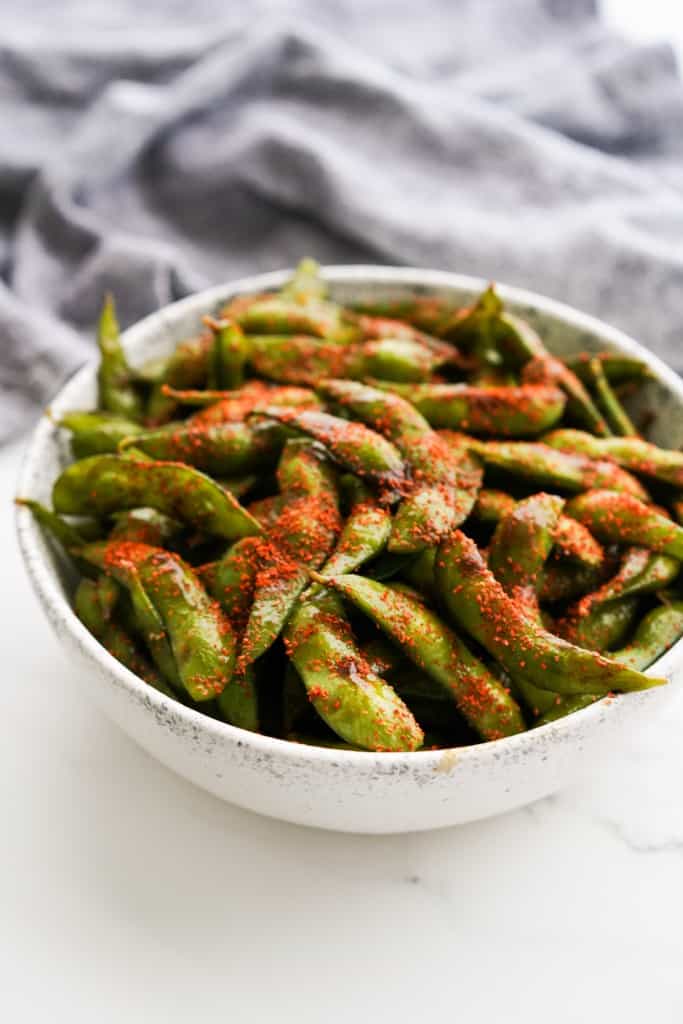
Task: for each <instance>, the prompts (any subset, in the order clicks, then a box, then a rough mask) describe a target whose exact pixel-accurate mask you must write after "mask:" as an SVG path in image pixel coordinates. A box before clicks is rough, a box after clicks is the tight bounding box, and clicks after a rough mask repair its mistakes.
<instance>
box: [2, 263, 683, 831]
mask: <svg viewBox="0 0 683 1024" xmlns="http://www.w3.org/2000/svg"><path fill="white" fill-rule="evenodd" d="M287 275H288V272H286V271H285V272H278V273H275V274H269V275H260V276H259V277H254V278H251V279H245V280H242V281H238V282H235V283H233V284H229V285H225V286H221V287H218V288H214V289H211V290H209V291H207V292H203V293H201V294H198V295H195V296H192V297H190V298H189V299H184V300H182V301H181V302H178V303H175V304H174V305H172V306H169V307H167V308H165V309H164V310H162V311H160V312H159V313H156V314H152V315H151V316H149V317H147V318H146V319H145V320H143V321H141V322H140V323H138V324H136V325H135V326H134V327H132V328H130V330H128V331H127V332H126V333H125V335H124V344H125V346H126V351H127V352H128V354H129V356H130V358H131V361H132V362H133V363H140V362H142V361H144V360H145V359H147V358H150V357H156V356H159V355H164V354H166V353H167V352H168V351H170V349H171V348H172V347H173V346H174V345H175V344H176V343H177V342H178V341H180V340H181V339H182V338H185V337H187V336H189V335H191V334H193V333H196V331H197V329H198V326H199V318H200V316H201V315H202V314H203V313H206V312H208V311H213V310H215V309H217V308H218V307H219V306H220V305H221V304H222V303H223V302H224V301H226V300H227V299H229V298H230V297H232V296H233V295H235V294H239V293H245V292H252V291H262V290H268V289H271V288H276V287H278V286H279V284H280V283H282V281H283V280H284V279H285V278H286V277H287ZM325 276H326V277H327V279H328V280H329V282H330V285H331V289H332V295H333V297H334V298H335V299H338V300H339V301H341V302H353V301H360V300H373V299H389V298H406V297H409V296H412V295H416V294H428V295H441V296H444V297H447V298H454V299H456V300H457V301H461V302H463V303H466V302H468V301H469V300H471V298H472V297H473V296H474V295H476V294H477V293H478V292H479V291H480V290H481V288H482V287H483V285H484V282H483V281H480V280H478V279H474V278H467V277H462V276H460V275H454V274H447V273H441V272H436V271H420V270H412V269H403V268H401V269H396V268H385V267H331V268H327V270H326V271H325ZM499 290H500V292H501V294H502V296H503V298H504V299H505V300H506V302H507V303H508V305H509V307H510V308H511V309H512V310H513V311H514V312H517V313H518V314H519V315H521V316H524V317H525V318H526V319H528V320H529V321H530V322H531V324H532V325H533V326H534V327H535V328H536V330H538V331H539V333H540V334H541V335H542V337H543V338H544V341H545V343H546V344H547V346H548V348H549V349H550V350H551V351H553V352H556V353H571V352H578V351H581V350H584V349H587V350H589V351H591V350H593V351H595V350H598V349H605V348H610V349H615V350H621V351H627V352H630V353H632V354H636V355H638V356H639V357H640V358H642V359H644V360H646V361H647V362H648V363H649V364H650V366H651V368H652V370H653V373H654V375H655V377H654V379H653V380H652V381H651V382H649V383H648V384H647V385H646V387H645V388H644V389H643V394H642V396H641V397H640V398H639V403H640V405H641V406H643V407H647V408H650V409H652V410H654V411H656V413H657V418H656V420H655V423H654V424H653V427H652V430H651V436H652V438H653V439H654V440H656V441H658V442H659V443H661V444H665V445H667V446H668V447H678V446H679V445H680V444H681V442H683V384H682V383H681V381H680V380H679V378H678V377H677V376H676V374H674V373H673V371H671V370H669V369H668V368H667V367H666V366H664V364H662V363H661V361H659V360H658V359H656V358H655V357H654V356H652V355H651V354H650V353H648V352H646V351H645V350H644V349H642V348H641V347H640V346H638V345H637V344H636V343H635V342H633V341H632V340H631V339H629V338H627V337H626V336H625V335H623V334H622V333H621V332H619V331H617V330H616V329H613V328H610V327H607V326H606V325H604V324H601V323H600V322H599V321H596V320H595V319H593V318H591V317H588V316H585V315H583V314H580V313H577V312H575V311H573V310H571V309H569V308H568V307H564V306H562V305H560V304H559V303H555V302H552V301H551V300H548V299H544V298H541V297H539V296H535V295H532V294H530V293H526V292H521V291H519V290H517V289H513V288H507V287H504V286H501V287H500V289H499ZM95 398H96V385H95V366H94V364H93V365H88V366H87V367H84V368H83V369H82V370H80V371H79V372H78V373H77V374H76V375H75V376H74V377H73V378H72V379H71V381H69V383H68V384H67V385H66V386H65V387H64V388H63V390H62V391H61V392H60V394H59V395H58V396H57V398H56V399H55V401H54V402H53V403H52V407H51V408H52V412H53V416H54V418H58V417H59V416H60V415H62V414H63V413H64V412H65V411H66V410H68V409H74V408H89V407H92V406H93V405H94V403H95ZM68 461H70V456H69V452H68V446H67V443H66V440H65V438H64V436H63V432H60V431H59V430H58V429H57V428H56V427H55V426H54V424H53V422H52V421H51V420H49V419H48V418H47V417H45V418H43V419H42V420H41V422H40V423H39V425H38V427H37V428H36V430H35V433H34V436H33V439H32V441H31V444H30V448H29V450H28V453H27V457H26V460H25V464H24V468H23V472H22V476H21V480H20V484H19V492H18V493H20V494H21V495H23V496H24V497H31V498H36V499H38V500H40V501H48V502H49V500H50V491H51V486H52V482H53V481H54V479H55V478H56V476H57V474H58V473H59V471H60V470H61V468H62V467H63V466H64V465H66V464H67V463H68ZM17 526H18V532H19V539H20V543H21V547H22V550H23V554H24V558H25V562H26V565H27V569H28V572H29V575H30V578H31V581H32V583H33V586H34V588H35V590H36V593H37V594H38V597H39V599H40V601H41V604H42V605H43V608H44V609H45V612H46V614H47V616H48V618H49V620H50V622H51V623H52V626H53V627H54V629H55V631H56V632H57V635H58V636H59V637H60V639H62V640H63V643H64V646H65V648H66V650H67V655H68V657H69V658H70V660H71V661H72V662H73V663H74V664H75V665H76V666H77V668H78V672H77V677H78V679H79V681H80V682H82V683H83V684H84V686H85V690H86V692H87V693H89V694H90V695H91V696H92V697H93V698H94V699H95V701H96V702H97V703H98V704H99V705H100V707H101V708H102V709H103V710H104V711H105V712H106V713H107V714H108V715H109V716H110V717H111V718H112V719H113V720H114V721H116V722H117V723H118V724H119V725H120V726H121V728H122V729H123V730H124V731H125V732H127V733H128V734H129V735H130V736H132V737H133V738H134V739H135V740H136V741H137V742H138V743H139V744H140V745H141V746H142V747H144V749H146V750H147V751H148V752H149V753H151V754H152V755H153V756H155V757H156V758H158V759H159V760H160V761H161V762H163V763H164V764H165V765H167V766H168V767H169V768H171V769H173V770H174V771H176V772H178V773H179V774H181V775H183V776H184V777H185V778H187V779H190V780H192V781H193V782H195V783H196V784H197V785H199V786H201V787H202V788H204V789H206V790H208V791H210V792H212V793H214V794H215V795H216V796H218V797H221V798H222V799H225V800H228V801H230V802H232V803H235V804H239V805H240V806H242V807H246V808H249V809H250V810H254V811H257V812H259V813H261V814H267V815H270V816H272V817H276V818H282V819H285V820H288V821H293V822H298V823H301V824H306V825H314V826H317V827H321V828H329V829H337V830H341V831H352V832H376V833H380V832H404V831H416V830H422V829H429V828H437V827H441V826H446V825H454V824H458V823H461V822H465V821H471V820H475V819H477V818H483V817H487V816H488V815H492V814H497V813H500V812H502V811H505V810H510V809H512V808H514V807H518V806H521V805H523V804H525V803H529V802H531V801H532V800H535V799H538V798H539V797H542V796H544V795H547V794H548V793H551V792H553V791H554V790H556V789H558V788H559V787H561V786H562V785H564V784H566V783H567V782H568V781H571V780H573V779H575V778H576V777H578V776H579V775H580V774H582V773H584V772H586V771H589V770H591V769H592V768H593V767H594V766H595V765H596V763H597V761H598V759H599V758H600V757H601V756H602V755H604V754H605V753H608V752H609V750H610V747H611V746H612V745H613V742H614V738H615V736H616V735H617V734H619V733H621V732H622V731H623V729H624V727H625V726H626V725H631V726H633V725H637V724H638V723H640V722H641V721H642V720H643V717H644V716H645V717H650V716H651V715H653V714H658V713H661V712H662V710H663V709H664V708H666V707H667V706H668V704H669V702H670V701H671V699H672V698H673V690H674V687H667V688H659V689H657V690H651V691H648V692H646V693H640V694H631V695H629V696H627V697H619V698H616V699H611V700H605V701H602V702H600V703H599V704H597V705H594V706H592V707H590V708H587V709H586V710H585V711H582V712H579V713H577V714H574V715H572V716H570V717H569V718H567V719H563V720H561V721H559V722H556V723H553V724H552V725H549V726H545V727H544V728H542V729H537V730H532V731H530V732H528V733H524V734H522V735H520V736H515V737H512V738H510V739H507V740H504V741H498V742H496V743H486V744H481V745H479V746H475V747H467V748H462V749H456V750H453V751H434V752H420V753H417V754H377V755H375V754H370V753H353V752H340V751H333V750H326V749H323V748H312V747H302V746H299V745H296V744H291V743H286V742H284V741H281V740H275V739H272V738H270V737H266V736H259V735H255V734H252V733H246V732H244V731H242V730H240V729H235V728H233V727H232V726H229V725H225V724H223V723H220V722H216V721H214V720H213V719H210V718H207V717H206V716H204V715H201V714H198V713H197V712H195V711H192V710H190V709H188V708H185V707H183V706H181V705H179V704H177V703H176V702H174V701H170V700H168V699H166V698H165V697H163V696H162V695H161V694H158V693H157V692H156V691H154V690H151V689H150V688H149V687H147V686H146V685H145V684H144V683H142V682H141V681H140V680H138V679H137V677H135V676H134V675H132V674H131V673H130V672H129V671H128V670H127V669H125V668H124V667H123V666H122V665H120V664H119V663H118V662H117V661H116V660H115V659H114V658H112V657H111V656H110V655H109V654H108V653H107V652H106V651H105V650H104V649H103V648H102V647H101V646H100V645H99V644H98V643H97V641H96V640H95V639H94V638H93V637H92V636H91V635H90V634H89V633H88V632H87V630H86V629H85V628H84V627H83V626H82V625H81V623H80V622H79V621H78V619H77V618H76V617H75V615H74V614H73V612H72V610H71V607H70V595H71V592H72V588H73V573H72V571H71V569H70V567H69V566H68V564H67V563H66V561H65V560H64V558H63V557H62V556H61V555H60V553H59V552H58V551H57V550H56V549H55V548H54V547H53V546H52V545H51V544H50V543H48V542H47V541H46V539H45V537H44V536H43V534H42V532H41V531H40V529H39V528H38V527H37V526H36V524H35V522H34V521H33V519H32V518H31V516H30V513H28V511H27V510H26V509H21V508H19V509H18V511H17ZM682 659H683V653H682V652H681V645H680V644H679V645H677V646H676V647H675V648H674V649H672V650H671V651H670V652H668V654H667V655H666V656H665V657H664V658H662V659H660V661H659V662H658V664H657V666H656V667H655V671H656V674H658V675H666V676H667V678H669V679H670V680H673V679H674V676H676V675H678V674H679V665H680V663H681V661H682Z"/></svg>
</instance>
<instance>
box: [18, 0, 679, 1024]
mask: <svg viewBox="0 0 683 1024" xmlns="http://www.w3.org/2000/svg"><path fill="white" fill-rule="evenodd" d="M604 6H605V8H606V9H607V12H608V14H609V15H610V17H611V20H613V21H615V22H621V23H622V24H623V26H624V28H625V30H627V31H630V32H631V33H639V34H643V35H644V36H645V37H647V38H660V37H661V36H662V35H666V34H667V33H668V34H669V36H670V37H671V38H672V39H674V40H675V41H676V42H679V41H683V15H677V14H676V13H675V9H676V8H677V7H678V5H677V4H673V3H672V0H666V2H664V0H662V2H658V0H655V2H651V3H650V4H648V5H646V7H647V15H646V14H644V13H643V12H644V10H645V8H644V7H643V5H641V4H631V3H626V2H625V0H618V2H607V3H605V5H604ZM658 26H659V27H658ZM20 449H21V445H14V446H13V447H11V448H10V449H8V450H5V451H3V452H0V523H1V528H0V566H2V570H1V571H0V594H1V600H0V607H1V608H2V614H3V622H4V627H3V630H2V639H3V643H2V666H3V669H2V685H1V686H0V722H1V723H2V732H1V735H0V812H1V819H0V820H1V821H2V831H1V833H0V1007H1V1008H2V1014H1V1018H0V1019H2V1020H7V1021H12V1024H23V1022H24V1021H31V1022H33V1021H38V1022H43V1021H46V1022H47V1021H50V1022H62V1021H64V1022H67V1021H68V1022H69V1024H81V1022H83V1024H86V1022H87V1024H91V1022H92V1021H94V1020H97V1022H98V1024H109V1022H117V1024H118V1022H122V1021H126V1022H134V1024H137V1022H138V1021H140V1022H142V1021H144V1022H153V1024H156V1022H157V1021H159V1022H161V1021H163V1022H164V1024H174V1022H181V1021H182V1022H183V1024H185V1022H188V1021H192V1022H194V1021H201V1022H209V1024H212V1022H214V1021H216V1022H218V1021H221V1022H222V1021H225V1020H234V1021H239V1022H242V1021H250V1022H251V1021H253V1022H256V1024H258V1022H262V1021H263V1022H270V1021H275V1020H277V1021H280V1022H283V1024H287V1022H289V1021H292V1022H294V1021H296V1022H297V1024H319V1022H325V1024H337V1022H339V1024H341V1022H342V1021H343V1022H344V1024H348V1022H349V1021H358V1022H363V1024H365V1022H366V1021H372V1020H384V1019H386V1020H391V1021H392V1022H393V1024H402V1022H404V1021H405V1022H408V1021H414V1020H416V1019H419V1020H422V1019H426V1016H427V1015H428V1014H432V1013H435V1012H438V1013H439V1015H440V1016H443V1013H444V1011H445V1012H446V1013H447V1015H448V1017H449V1018H453V1019H455V1020H459V1021H463V1022H466V1024H480V1022H481V1024H497V1022H498V1021H505V1022H506V1024H516V1022H518V1021H519V1022H524V1024H541V1022H542V1024H546V1022H548V1021H551V1022H552V1024H569V1022H571V1024H574V1022H584V1021H586V1022H588V1021H595V1020H601V1021H604V1022H610V1024H611V1022H612V1021H615V1022H616V1021H618V1022H620V1024H629V1022H631V1021H633V1022H636V1021H638V1022H640V1021H642V1020H643V1019H645V1018H646V1019H650V1020H656V1021H657V1024H668V1022H672V1024H673V1022H676V1024H680V1021H681V1020H683V972H682V971H681V924H680V922H681V920H682V916H683V796H682V789H683V743H682V738H683V697H682V698H681V700H679V701H678V703H677V705H676V707H675V708H674V710H673V711H672V714H671V717H670V719H669V720H668V721H666V722H660V723H659V724H658V725H657V726H656V727H653V728H651V729H649V730H647V731H643V732H640V733H639V734H637V735H634V736H633V737H632V738H631V739H630V741H629V742H628V743H627V744H625V745H624V746H623V748H622V749H620V750H616V751H614V752H613V754H612V756H611V758H610V759H609V761H608V763H607V765H606V766H605V769H604V771H603V772H602V773H601V774H600V776H599V777H597V778H593V779H591V780H588V781H586V782H585V783H582V784H581V785H580V786H577V787H575V788H574V789H571V790H567V791H565V792H563V793H560V794H558V795H556V796H554V797H551V798H549V799H547V800H544V801H542V802H541V803H539V804H536V805H534V806H532V807H529V808H526V809H524V810H521V811H519V812H516V813H514V814H510V815H507V816H505V817H503V818H498V819H496V820H492V821H486V822H482V823H479V824H474V825H469V826H465V827H462V828H459V829H451V830H445V831H442V832H438V833H431V834H423V835H415V836H403V837H388V838H369V837H353V836H343V835H333V834H328V833H320V832H314V831H309V830H305V829H301V828H297V827H295V826H290V825H281V824H279V823H277V822H272V821H268V820H265V819H262V818H257V817H255V816H254V815H251V814H249V813H247V812H244V811H240V810H237V809H235V808H232V807H228V806H226V805H224V804H221V803H219V802H218V801H216V800H214V799H213V798H211V797H209V796H207V795H206V794H204V793H202V792H200V791H198V790H196V789H194V788H193V787H192V786H190V785H189V784H188V783H185V782H183V781H182V780H180V779H178V778H176V777H175V776H173V775H171V774H170V773H169V772H168V771H167V770H166V769H164V768H162V767H161V766H160V765H159V764H157V763H155V762H154V761H152V760H151V759H150V758H149V757H147V756H146V755H145V754H144V753H142V752H141V751H140V750H138V749H137V748H136V747H135V746H134V745H133V744H132V743H131V742H130V741H129V740H128V739H127V738H126V737H125V736H124V735H123V734H121V733H120V732H119V731H118V730H117V729H116V728H115V727H114V726H112V725H110V724H109V722H108V721H107V720H106V719H104V718H103V717H102V716H101V715H100V713H99V712H98V711H96V710H95V708H94V707H92V706H91V705H90V704H89V703H88V702H87V701H84V700H83V698H82V695H81V693H80V691H79V690H77V688H76V686H75V684H74V681H73V679H72V678H71V675H72V672H71V669H70V666H69V665H68V664H67V663H66V660H65V658H64V656H63V655H62V652H61V649H60V647H59V645H58V643H57V640H56V639H55V638H54V637H53V636H52V635H51V633H50V632H49V631H48V627H47V624H46V623H45V622H44V621H43V619H42V616H41V614H40V611H39V609H38V606H37V603H36V602H35V600H34V598H33V595H32V594H31V592H30V590H29V585H28V582H27V580H26V578H25V576H24V573H23V569H22V566H21V564H20V561H19V555H18V552H17V549H16V545H15V541H14V531H13V524H12V510H11V506H10V499H11V497H12V495H13V491H14V479H15V477H16V471H17V465H18V459H19V454H20Z"/></svg>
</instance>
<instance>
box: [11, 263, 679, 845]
mask: <svg viewBox="0 0 683 1024" xmlns="http://www.w3.org/2000/svg"><path fill="white" fill-rule="evenodd" d="M114 298H115V297H114ZM114 298H112V297H107V298H106V300H105V302H104V306H103V310H102V314H101V318H100V321H99V324H98V333H97V338H98V346H99V356H98V358H97V360H96V361H95V362H94V363H93V364H92V365H87V366H85V367H84V368H83V369H81V370H80V371H79V372H78V373H77V374H76V375H75V376H74V377H73V378H72V379H71V380H70V381H69V382H68V383H67V384H66V386H65V387H64V388H63V389H62V390H61V392H60V393H59V395H58V396H57V397H56V398H55V400H54V402H53V403H52V406H51V409H50V414H49V416H45V417H44V418H43V419H42V420H41V422H40V423H39V425H38V426H37V428H36V430H35V433H34V435H33V438H32V441H31V444H30V447H29V450H28V454H27V457H26V461H25V464H24V467H23V472H22V475H21V480H20V482H19V487H18V499H17V504H18V508H17V523H18V532H19V539H20V544H21V547H22V551H23V554H24V558H25V561H26V565H27V568H28V571H29V575H30V577H31V580H32V583H33V585H34V588H35V591H36V593H37V595H38V597H39V600H40V603H41V604H42V606H43V608H44V610H45V612H46V614H47V616H48V618H49V620H50V622H51V623H52V625H53V626H54V628H55V630H56V631H57V634H58V636H59V638H60V640H61V641H62V643H63V645H64V647H65V650H66V652H67V654H68V656H69V657H70V658H71V659H72V660H73V662H74V663H75V664H77V665H78V667H79V678H82V679H83V682H84V684H85V692H87V693H89V694H91V695H92V697H93V698H94V700H95V701H96V702H97V703H98V704H99V705H100V706H101V707H102V708H103V709H104V710H105V712H106V713H107V714H108V715H109V716H110V717H111V718H112V719H113V720H114V721H115V722H117V723H118V724H119V725H120V726H121V728H123V729H124V730H125V731H126V732H127V733H128V734H129V735H131V736H132V737H133V738H134V739H135V740H136V741H137V742H138V743H140V745H141V746H143V747H144V748H145V749H146V750H147V751H149V752H150V753H151V754H153V755H154V756H155V757H157V758H158V759H159V760H160V761H161V762H163V763H164V764H166V765H167V766H168V767H169V768H171V769H173V770H175V771H176V772H178V773H179V774H180V775H182V776H184V777H185V778H188V779H190V780H192V781H193V782H195V783H196V784H197V785H199V786H201V787H202V788H204V789H206V790H208V791H210V792H211V793H214V794H215V795H216V796H218V797H220V798H222V799H224V800H227V801H230V802H233V803H236V804H238V805H240V806H242V807H246V808H249V809H251V810H254V811H256V812H258V813H261V814H267V815H270V816H273V817H277V818H282V819H284V820H287V821H292V822H297V823H301V824H306V825H313V826H317V827H321V828H329V829H336V830H340V831H355V832H377V833H380V832H404V831H417V830H423V829H430V828H437V827H441V826H446V825H453V824H458V823H461V822H465V821H471V820H474V819H477V818H483V817H486V816H489V815H492V814H497V813H500V812H502V811H506V810H509V809H511V808H514V807H518V806H520V805H523V804H526V803H529V802H531V801H533V800H535V799H538V798H539V797H542V796H545V795H547V794H549V793H551V792H552V791H554V790H556V789H557V788H559V787H560V786H562V785H564V784H566V783H567V782H569V781H572V780H574V779H575V778H576V777H578V776H579V775H580V774H581V773H584V772H585V771H586V770H587V769H591V768H592V767H593V766H594V765H595V764H596V763H597V762H598V760H599V759H600V758H601V757H603V756H604V755H609V753H610V750H611V749H612V748H613V746H614V743H615V739H616V737H617V736H618V735H619V734H620V733H621V732H622V731H623V730H624V729H626V728H637V727H638V726H639V724H640V723H641V722H643V721H644V720H645V719H646V718H648V717H650V716H652V715H655V714H657V713H662V712H663V711H664V710H665V709H666V708H667V707H668V705H669V701H670V699H671V697H672V694H673V693H674V691H675V688H676V687H675V684H676V682H677V677H678V675H679V674H680V672H681V669H680V667H679V665H680V663H681V661H682V659H683V652H682V651H681V644H680V643H678V641H679V638H680V637H681V636H683V573H680V572H679V570H680V565H681V561H683V525H681V524H683V454H681V452H680V446H681V443H682V442H683V383H682V382H681V381H680V379H679V378H678V377H677V375H676V374H675V373H674V372H673V371H672V370H670V369H669V368H667V367H666V366H665V365H664V364H663V363H661V361H660V360H658V359H657V358H656V357H654V356H653V355H652V354H651V353H649V352H648V351H647V350H646V349H644V348H643V347H642V346H640V345H638V344H637V343H636V342H635V341H633V340H631V339H630V338H628V337H627V336H625V335H624V334H623V333H621V332H620V331H618V330H616V329H614V328H612V327H609V326H607V325H606V324H604V323H601V322H600V321H598V320H596V319H594V318H593V317H589V316H586V315H584V314H582V313H579V312H577V311H575V310H573V309H570V308H569V307H566V306H563V305H561V304H560V303H557V302H554V301H552V300H549V299H546V298H543V297H540V296H537V295H534V294H531V293H529V292H524V291H521V290H519V289H516V288H510V287H506V286H503V285H496V286H492V285H488V286H487V285H486V283H485V282H483V281H480V280H477V279H474V278H469V277H464V276H461V275H457V274H449V273H443V272H438V271H424V270H417V269H406V268H400V269H399V268H387V267H364V266H350V267H328V268H325V269H323V270H321V269H320V268H319V267H318V266H317V265H316V264H315V263H314V262H313V261H312V260H303V261H302V263H301V264H300V265H299V267H298V268H297V269H296V270H295V271H282V272H277V273H272V274H265V275H260V276H258V277H253V278H249V279H244V280H240V281H237V282H233V283H230V284H226V285H223V286H219V287H216V288H212V289H210V290H209V291H206V292H203V293H201V294H198V295H193V296H191V297H189V298H187V299H183V300H181V301H180V302H176V303H174V304H173V305H171V306H168V307H166V308H165V309H163V310H161V311H160V312H158V313H155V314H152V315H151V316H148V317H147V318H145V319H144V320H142V321H141V322H140V323H138V324H136V325H134V326H133V327H131V328H129V329H128V330H127V331H125V332H123V333H120V331H119V327H118V323H117V318H116V309H115V303H114ZM679 577H680V578H679Z"/></svg>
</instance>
